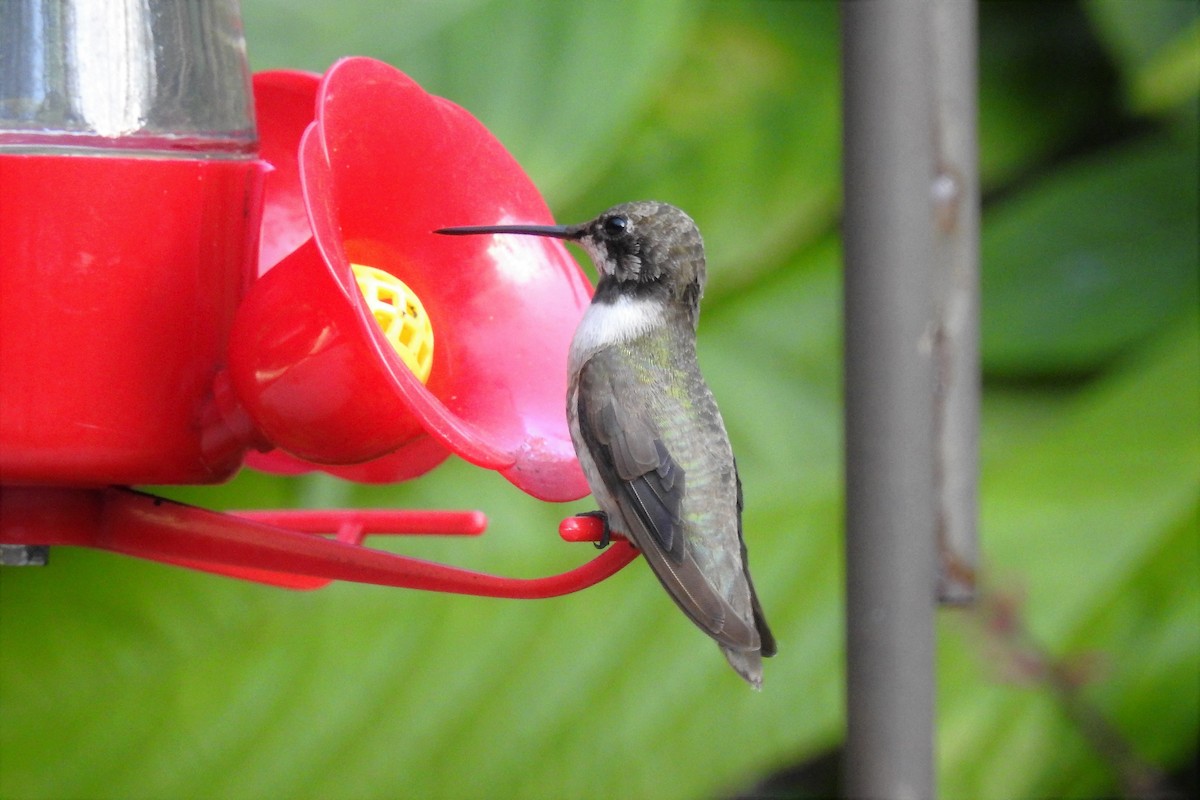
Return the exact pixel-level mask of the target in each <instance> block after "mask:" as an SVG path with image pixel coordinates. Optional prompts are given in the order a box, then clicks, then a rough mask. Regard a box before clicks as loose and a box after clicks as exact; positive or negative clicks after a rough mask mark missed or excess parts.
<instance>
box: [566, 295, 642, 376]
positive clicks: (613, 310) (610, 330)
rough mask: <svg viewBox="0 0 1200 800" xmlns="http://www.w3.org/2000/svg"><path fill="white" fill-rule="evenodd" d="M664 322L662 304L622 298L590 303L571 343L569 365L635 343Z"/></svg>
mask: <svg viewBox="0 0 1200 800" xmlns="http://www.w3.org/2000/svg"><path fill="white" fill-rule="evenodd" d="M663 322H664V316H663V306H662V301H661V300H646V299H636V298H631V297H626V296H624V295H622V296H619V297H617V299H616V300H615V301H614V302H612V303H592V304H591V305H590V306H588V308H587V311H586V312H584V315H583V319H582V320H581V321H580V323H579V327H578V328H577V329H576V330H575V338H574V339H573V340H572V341H571V363H572V364H582V363H583V362H584V361H585V360H586V359H587V358H588V357H590V356H591V355H592V354H593V353H595V352H596V351H597V350H602V349H604V348H605V347H611V346H612V345H614V344H620V343H622V342H627V341H630V340H631V339H636V338H637V337H639V336H641V335H643V334H645V333H646V332H648V331H649V330H650V329H652V328H654V327H657V326H658V325H661V324H663Z"/></svg>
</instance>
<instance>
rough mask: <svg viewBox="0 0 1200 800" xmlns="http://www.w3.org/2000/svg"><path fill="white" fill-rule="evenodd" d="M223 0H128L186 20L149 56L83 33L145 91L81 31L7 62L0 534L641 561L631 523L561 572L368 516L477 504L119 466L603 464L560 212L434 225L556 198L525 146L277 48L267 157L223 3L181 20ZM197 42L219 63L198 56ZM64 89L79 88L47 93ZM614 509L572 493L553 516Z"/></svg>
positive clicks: (212, 564)
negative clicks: (286, 58) (548, 227)
mask: <svg viewBox="0 0 1200 800" xmlns="http://www.w3.org/2000/svg"><path fill="white" fill-rule="evenodd" d="M215 9H216V6H214V8H213V9H209V8H208V7H207V6H205V10H203V11H196V10H195V9H191V10H189V11H188V12H187V13H184V12H183V11H182V10H172V8H171V6H170V4H164V5H163V7H162V8H159V9H157V10H156V11H155V13H156V14H159V15H161V14H164V13H165V14H172V13H174V14H178V15H179V19H178V20H176V21H175V22H176V23H177V24H170V25H168V24H162V21H161V20H158V22H157V23H156V24H155V25H154V26H153V27H151V26H150V24H149V19H148V18H147V19H146V20H142V21H141V22H143V23H145V25H146V29H147V31H150V32H151V33H150V35H152V36H154V37H158V38H159V39H163V38H168V39H169V38H172V37H177V38H178V41H157V40H156V41H154V42H152V43H151V44H149V45H147V46H151V47H154V48H155V52H157V53H158V54H159V55H160V58H158V60H157V62H156V63H155V68H154V69H153V70H147V71H145V73H144V74H142V73H139V72H138V70H137V69H134V68H133V67H135V66H136V65H137V64H142V63H145V62H144V58H142V56H143V55H144V54H139V53H136V52H127V51H125V50H123V49H122V48H123V47H126V46H128V45H129V42H134V41H136V42H143V41H146V42H149V41H150V40H149V39H146V40H143V39H139V38H137V37H126V38H123V39H122V41H121V42H120V43H116V44H113V45H112V46H111V47H110V48H109V49H110V52H100V53H97V54H93V55H97V56H102V57H105V58H109V59H111V60H112V61H113V63H121V64H122V65H124V66H129V67H130V69H129V70H128V74H129V75H130V76H131V78H130V80H131V82H133V83H134V84H136V83H137V82H138V81H143V82H144V83H145V85H144V86H142V87H141V88H143V89H145V91H131V92H130V93H129V96H123V97H121V98H116V97H111V96H108V94H107V93H109V92H111V91H113V87H112V84H111V83H109V82H103V81H101V82H89V81H88V80H86V74H94V73H95V65H89V66H88V69H89V70H91V71H92V72H91V73H84V72H83V71H81V67H80V65H78V64H74V63H71V62H70V58H72V56H71V53H72V52H73V51H72V50H70V49H69V48H54V47H30V48H25V49H22V50H21V51H20V53H19V56H20V57H24V58H27V59H33V58H35V57H43V56H44V54H45V53H52V54H54V55H52V56H50V57H47V58H49V59H51V60H52V59H59V60H61V61H63V63H54V64H50V63H29V64H22V65H21V66H22V69H14V70H11V71H6V74H5V75H0V84H3V86H0V88H2V89H3V90H4V92H3V94H4V96H5V97H18V98H26V99H28V101H29V102H27V103H10V104H6V106H5V111H4V114H5V116H3V117H0V187H2V188H0V219H2V220H3V224H2V226H0V542H2V543H4V544H5V545H22V546H42V545H75V546H87V547H98V548H103V549H107V550H111V551H114V552H119V553H124V554H127V555H134V556H138V557H142V558H150V559H153V560H156V561H161V562H165V563H170V564H177V565H180V566H185V567H189V568H193V569H201V570H206V571H209V572H215V573H219V574H224V575H230V576H234V577H238V578H242V579H246V580H253V581H258V582H261V583H266V584H272V585H277V586H286V587H290V588H296V589H311V588H317V587H319V586H323V585H325V584H326V583H328V582H329V581H330V580H351V581H359V582H365V583H376V584H382V585H389V586H406V587H409V588H416V589H427V590H433V591H445V592H458V593H466V594H478V595H486V596H494V597H520V598H539V597H549V596H553V595H558V594H563V593H567V592H571V591H575V590H578V589H580V588H584V587H586V586H589V585H591V584H593V583H595V582H597V581H599V580H602V579H604V578H605V577H607V576H608V575H611V574H612V573H613V572H615V571H616V570H618V569H620V568H621V567H622V566H624V565H625V564H627V563H629V561H631V560H632V559H633V558H634V557H636V550H635V549H634V548H633V547H632V546H631V545H629V544H628V543H627V542H625V541H624V540H616V541H614V543H613V545H612V546H611V547H610V548H609V549H608V550H606V551H605V552H604V553H602V554H600V555H599V556H598V557H596V558H595V559H593V560H592V561H590V562H588V563H586V564H584V565H583V566H581V567H579V568H577V569H574V570H571V571H568V572H566V573H563V574H561V575H554V576H549V577H544V578H535V579H512V578H504V577H499V576H494V575H487V574H483V573H478V572H472V571H467V570H461V569H457V568H455V567H451V566H447V565H443V564H435V563H431V562H426V561H421V560H417V559H411V558H406V557H403V556H399V555H394V554H390V553H385V552H381V551H377V550H372V549H370V548H366V547H363V546H362V540H363V537H364V536H366V535H369V534H384V533H424V534H466V535H474V534H479V533H481V532H482V531H483V529H484V527H485V526H486V519H485V517H484V515H483V514H482V513H480V512H420V511H369V510H344V511H258V512H243V513H238V514H221V513H216V512H212V511H207V510H204V509H200V508H195V507H192V506H188V505H184V504H181V503H176V502H172V501H168V500H165V499H162V498H158V497H153V496H150V495H147V494H143V493H140V492H137V491H134V490H133V489H130V488H125V487H128V486H131V485H137V484H149V483H157V484H205V483H215V482H220V481H223V480H226V479H228V478H229V477H231V476H232V475H233V474H234V473H235V472H236V471H237V470H238V469H240V468H241V466H242V463H243V461H244V459H245V458H246V457H247V455H248V454H249V456H250V458H251V461H252V462H253V463H255V464H256V465H258V466H260V467H263V468H267V469H274V470H276V471H282V472H292V473H294V472H300V471H305V470H309V469H324V470H326V471H329V472H332V473H334V474H338V475H341V476H342V477H347V478H351V479H357V480H387V481H395V480H403V479H406V478H409V477H413V476H415V475H419V474H421V473H423V472H425V471H427V470H428V469H431V468H432V467H434V466H436V465H437V464H438V463H440V462H441V461H442V460H443V459H444V458H445V457H446V456H447V455H448V454H449V453H451V452H453V453H457V454H459V455H461V456H462V457H463V458H465V459H467V460H468V461H471V462H473V463H475V464H478V465H480V466H484V467H487V468H490V469H496V470H498V471H500V472H501V473H502V474H504V475H505V476H506V477H507V478H508V479H509V480H510V481H511V482H512V483H513V484H514V485H516V486H517V487H519V488H521V489H522V490H524V491H526V492H528V493H530V494H532V495H534V496H535V497H539V498H543V499H548V500H570V499H576V498H578V497H581V496H583V495H584V494H586V492H587V488H586V485H585V483H584V481H583V478H582V474H581V472H580V470H579V467H578V464H577V462H576V461H575V458H574V453H573V451H572V450H571V448H570V440H569V436H568V435H567V433H566V422H565V414H564V411H563V396H564V394H565V382H566V375H565V364H566V350H567V347H568V345H569V340H570V335H571V331H572V330H573V328H574V325H575V323H576V322H577V321H578V319H579V316H580V315H581V314H582V311H583V308H584V306H585V305H586V303H587V301H588V297H589V294H590V289H589V287H588V285H587V283H586V280H585V279H584V278H583V276H582V274H581V273H580V272H579V270H578V268H577V267H576V265H575V263H574V261H573V260H571V259H570V257H569V256H568V255H567V254H566V253H565V251H563V250H562V248H561V245H560V244H559V243H557V242H544V243H543V242H540V241H539V242H538V243H537V244H536V246H535V247H534V248H533V249H522V250H521V251H519V252H516V251H512V250H507V249H497V248H496V247H495V246H494V245H492V244H489V242H487V241H486V240H485V241H479V242H475V243H468V242H465V241H462V240H457V241H456V240H448V239H445V238H441V237H436V236H433V235H432V234H431V233H430V231H431V230H432V229H433V228H435V227H439V226H441V225H444V224H447V223H451V222H458V221H460V220H463V219H470V220H472V221H479V222H493V221H494V222H503V221H505V220H509V219H520V220H521V221H526V222H548V221H550V217H549V212H548V211H547V210H546V208H545V205H544V203H543V202H542V200H541V198H540V196H538V194H537V192H536V190H535V189H534V188H533V186H532V184H531V183H530V182H529V180H528V178H527V177H526V176H525V175H524V173H523V172H522V171H521V170H520V167H519V166H518V165H517V164H516V162H515V161H513V160H512V158H511V156H509V155H508V154H507V152H505V151H504V150H503V148H502V147H501V146H500V145H499V143H497V142H495V140H494V139H493V138H492V137H491V136H490V135H489V134H487V132H486V131H485V130H484V129H483V127H482V126H481V125H479V123H478V122H477V121H475V120H474V119H473V118H472V117H470V115H469V114H467V113H466V112H465V111H463V110H462V109H460V108H458V107H457V106H454V105H453V104H451V103H448V102H447V101H445V100H442V99H440V98H435V97H432V96H430V95H428V94H426V93H424V92H423V91H422V90H421V89H420V88H419V87H417V86H416V84H414V83H412V81H411V80H409V79H408V78H407V77H405V76H403V75H402V74H400V73H399V72H397V71H395V70H393V69H392V68H390V67H387V66H386V65H383V64H380V63H379V62H375V61H371V60H368V59H348V60H346V61H343V62H339V64H337V65H335V66H334V68H332V69H331V70H330V72H329V73H327V75H326V76H325V77H324V79H318V78H317V77H316V76H310V75H305V74H303V73H272V74H269V75H267V76H263V77H262V78H261V79H260V80H259V82H258V84H257V85H258V86H259V92H258V94H257V96H256V97H255V98H254V100H255V103H256V104H257V107H258V111H259V116H260V122H261V129H262V135H263V141H262V149H261V158H260V151H259V149H258V147H257V141H256V131H255V125H254V119H253V110H254V104H253V103H252V102H251V91H250V85H249V81H248V79H247V74H246V72H245V66H244V65H245V61H244V54H243V53H242V52H241V50H240V45H239V44H238V42H239V39H238V37H237V35H235V34H236V31H234V30H226V31H225V34H228V35H224V34H223V35H214V36H213V39H212V41H210V42H208V43H207V45H205V46H200V45H198V44H197V38H196V37H194V36H192V35H191V34H192V33H193V32H194V31H192V30H191V29H192V27H193V26H197V25H201V23H203V24H202V27H203V28H205V29H207V30H209V31H217V32H220V31H222V30H224V29H225V28H228V27H230V26H233V27H234V28H236V27H237V26H238V20H236V19H235V18H232V19H231V18H230V16H229V15H227V14H226V15H224V16H222V15H220V14H218V13H217V11H216V10H215ZM147 14H149V12H147ZM204 14H211V15H212V16H213V19H209V20H206V21H204V20H198V19H197V16H198V15H200V16H203V15H204ZM198 29H199V28H197V30H198ZM26 35H28V36H33V35H34V33H33V29H32V27H31V29H30V31H28V32H26ZM221 48H227V49H230V52H224V51H221ZM100 50H101V51H104V47H100ZM163 53H170V54H175V55H176V56H177V60H176V61H175V62H173V63H171V62H169V60H167V59H163V58H161V54H163ZM39 54H42V55H39ZM195 59H201V60H204V59H210V60H212V62H213V63H212V64H211V65H210V66H211V67H212V68H211V69H185V66H186V65H189V64H194V63H196V62H195ZM229 64H241V69H240V71H239V70H234V73H235V74H231V73H230V70H229V69H228V66H227V65H229ZM131 65H132V66H131ZM173 70H174V71H173ZM31 76H32V77H31ZM81 76H82V77H81ZM53 81H60V82H62V83H63V85H62V86H56V85H51V84H52V82H53ZM10 84H11V85H10ZM179 86H183V87H184V89H185V90H184V91H180V90H179V89H178V87H179ZM166 87H176V88H175V91H174V93H170V92H167V91H166ZM125 88H128V87H125ZM135 88H136V87H135ZM50 94H54V95H55V96H60V97H63V98H65V99H66V101H67V102H68V104H70V105H71V110H72V111H73V112H74V113H73V114H68V115H66V116H65V117H64V116H63V115H61V114H55V116H53V118H50V117H43V114H47V115H48V114H50V113H52V112H51V111H47V110H46V109H48V108H50V106H48V105H47V104H44V103H41V102H40V101H39V99H38V98H41V97H45V96H49V95H50ZM168 96H170V98H171V102H164V101H163V98H164V97H168ZM139 102H141V103H144V105H143V106H138V103H139ZM363 104H365V105H363ZM364 107H365V108H370V109H371V112H370V113H368V114H366V115H362V116H359V114H358V112H360V111H361V110H362V108H364ZM63 119H70V120H72V121H71V123H70V124H69V125H68V124H66V123H63V121H62V120H63ZM372 176H373V177H372ZM368 182H373V185H372V186H368V185H367V184H368ZM367 189H371V191H370V192H369V193H368V192H367V191H365V190H367ZM264 197H265V211H264ZM260 224H261V229H260ZM260 230H261V236H262V241H261V247H260V242H259V236H260ZM598 528H599V523H597V522H596V521H595V520H593V519H590V518H572V519H569V520H567V521H565V522H564V523H563V527H562V534H563V536H564V538H567V539H568V540H572V541H578V540H595V539H597V538H598V535H599V530H598ZM322 533H324V534H330V535H332V537H333V538H326V537H325V536H320V535H316V534H322Z"/></svg>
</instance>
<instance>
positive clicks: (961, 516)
mask: <svg viewBox="0 0 1200 800" xmlns="http://www.w3.org/2000/svg"><path fill="white" fill-rule="evenodd" d="M932 24H933V36H932V46H933V86H934V92H935V105H936V112H935V115H934V125H935V131H934V133H935V136H934V146H935V148H936V153H935V170H936V176H935V178H934V181H933V202H934V223H935V224H934V239H933V248H934V263H935V264H936V268H937V273H936V282H937V286H936V288H935V291H936V295H935V296H936V298H937V307H936V309H935V315H936V317H937V335H936V337H935V340H934V346H935V349H934V371H935V374H936V385H937V395H936V406H935V409H934V428H935V439H936V443H937V454H936V461H935V464H936V467H935V470H934V479H935V481H936V489H935V491H936V492H937V495H938V503H937V544H938V596H939V597H940V598H941V601H942V602H943V603H949V604H959V605H961V604H964V603H969V602H970V601H971V600H973V599H974V597H975V568H976V562H977V561H978V553H979V546H978V532H977V526H976V522H977V520H978V516H979V389H980V387H979V382H980V381H979V145H978V135H977V133H976V126H977V123H976V118H977V117H978V107H979V105H978V95H979V87H978V68H977V63H978V40H979V35H978V21H977V8H976V4H975V2H973V0H934V2H933V6H932Z"/></svg>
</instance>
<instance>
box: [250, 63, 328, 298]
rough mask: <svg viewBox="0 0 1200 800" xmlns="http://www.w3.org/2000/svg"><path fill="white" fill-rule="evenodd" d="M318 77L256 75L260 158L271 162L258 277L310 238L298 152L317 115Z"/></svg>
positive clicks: (286, 72) (281, 72)
mask: <svg viewBox="0 0 1200 800" xmlns="http://www.w3.org/2000/svg"><path fill="white" fill-rule="evenodd" d="M320 83H321V76H320V75H315V74H313V73H311V72H295V71H290V70H273V71H270V72H260V73H258V74H256V75H255V76H254V113H255V117H256V118H257V123H258V135H259V155H260V156H261V157H262V158H263V160H265V161H267V162H268V163H270V165H271V167H272V170H271V172H270V173H269V174H268V175H267V178H266V183H265V189H266V194H265V197H264V202H263V216H262V236H261V237H260V239H259V256H258V269H259V274H262V273H263V272H266V271H267V270H268V269H270V268H271V267H273V266H275V265H276V264H277V263H279V262H280V261H282V260H283V258H284V256H286V255H287V254H288V253H291V252H292V251H293V250H295V249H296V248H298V247H299V246H300V245H302V244H304V242H305V241H307V240H308V239H309V238H310V237H311V236H312V231H311V230H310V229H309V227H308V214H307V212H306V211H305V210H304V198H303V196H302V195H301V193H300V170H299V168H298V164H297V160H296V151H297V150H298V149H299V147H300V137H301V136H302V135H303V134H304V129H305V128H307V127H308V125H309V123H311V122H312V121H313V118H314V117H315V116H316V102H317V87H318V86H320Z"/></svg>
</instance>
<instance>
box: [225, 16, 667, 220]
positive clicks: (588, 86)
mask: <svg viewBox="0 0 1200 800" xmlns="http://www.w3.org/2000/svg"><path fill="white" fill-rule="evenodd" d="M243 5H244V16H245V23H246V37H247V40H248V42H249V48H250V55H251V59H252V64H253V66H254V69H256V70H261V69H268V68H281V67H290V68H304V69H310V70H314V71H317V72H323V71H324V70H325V69H326V68H327V67H328V66H329V65H330V64H331V63H332V62H333V61H334V60H336V59H337V58H339V57H341V56H347V55H369V56H373V57H376V58H379V59H382V60H384V61H387V62H388V63H390V64H393V65H395V66H396V67H398V68H399V69H401V70H403V71H404V72H406V73H408V74H409V75H411V76H412V77H413V78H414V79H416V80H417V81H418V82H420V83H421V85H422V86H423V87H424V88H425V89H427V90H428V91H430V92H433V93H434V94H439V95H442V96H444V97H448V98H450V99H451V100H453V101H454V102H456V103H458V104H459V105H461V106H463V107H464V108H466V109H467V110H469V111H470V112H471V113H473V114H474V115H475V116H476V117H478V118H479V119H480V120H482V121H483V122H484V124H486V125H487V126H488V127H489V128H490V129H491V130H492V132H493V133H495V134H496V136H497V138H499V139H500V141H502V142H503V143H504V144H505V146H506V147H507V148H508V149H509V150H510V151H512V152H513V153H518V154H520V161H521V164H522V166H524V167H525V169H526V171H528V172H529V174H530V176H531V177H532V178H533V179H534V181H535V183H537V185H538V186H539V188H540V189H541V190H542V192H543V193H544V194H545V195H546V196H547V197H548V198H549V199H550V200H551V202H552V204H554V205H555V206H557V205H560V204H562V203H563V202H566V201H567V200H569V199H570V198H572V197H576V196H577V195H578V193H579V192H580V191H581V190H582V188H584V187H585V186H586V185H587V183H586V182H587V178H588V176H589V175H593V174H596V173H598V172H600V171H601V170H603V169H606V168H608V167H609V166H610V165H612V164H614V163H619V162H620V161H621V160H622V159H623V157H624V153H623V152H622V151H621V148H620V147H619V146H618V142H619V139H620V137H621V136H622V135H624V134H626V133H627V132H628V129H629V126H630V124H631V121H632V119H633V117H634V116H635V115H636V114H638V113H640V111H641V109H642V107H643V106H644V105H645V104H646V103H647V102H648V101H649V100H650V99H651V98H652V97H653V96H655V95H657V94H658V93H659V91H660V86H661V85H662V84H663V83H664V82H665V80H666V79H667V77H668V76H669V75H670V74H671V73H672V72H673V70H674V68H675V65H676V63H677V62H678V60H679V58H680V57H681V53H682V50H681V48H680V42H681V41H682V40H683V38H684V37H685V36H686V35H687V32H688V30H689V19H690V16H691V8H690V7H689V5H688V4H686V3H685V2H683V0H614V2H609V3H547V2H539V0H518V1H517V2H513V1H512V0H470V1H467V0H457V1H456V2H450V3H442V2H438V3H416V4H412V3H406V4H403V5H397V4H396V3H394V2H390V1H389V0H369V1H368V2H357V3H342V4H339V5H338V8H337V11H338V13H336V14H331V13H330V6H329V3H328V2H325V0H305V2H301V3H297V2H296V1H295V0H247V2H245V3H244V4H243ZM298 42H304V43H306V45H309V47H306V48H305V49H303V51H301V52H299V53H298V51H299V50H300V48H298V47H297V43H298Z"/></svg>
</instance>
